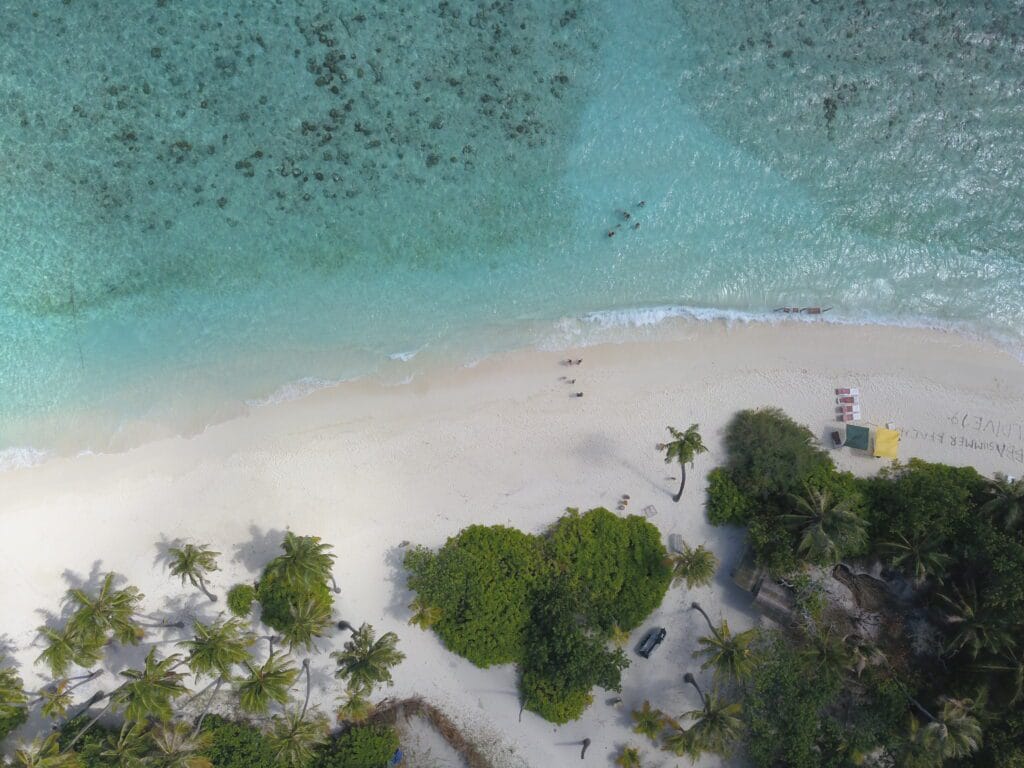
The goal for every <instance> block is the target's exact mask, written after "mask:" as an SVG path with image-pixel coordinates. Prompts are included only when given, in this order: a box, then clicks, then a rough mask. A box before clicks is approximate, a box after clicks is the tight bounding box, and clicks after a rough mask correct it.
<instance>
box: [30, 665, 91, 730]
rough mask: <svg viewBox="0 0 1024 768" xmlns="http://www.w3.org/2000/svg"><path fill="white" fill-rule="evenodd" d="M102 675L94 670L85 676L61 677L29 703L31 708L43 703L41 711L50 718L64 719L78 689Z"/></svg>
mask: <svg viewBox="0 0 1024 768" xmlns="http://www.w3.org/2000/svg"><path fill="white" fill-rule="evenodd" d="M101 674H102V671H101V670H98V669H97V670H94V671H92V672H88V673H86V674H84V675H76V676H75V677H61V678H58V679H57V680H54V681H53V682H51V683H50V684H48V685H47V686H45V687H44V688H43V689H42V690H41V691H40V692H39V696H38V697H37V698H35V699H34V700H33V701H31V702H29V706H31V705H33V704H37V703H39V702H42V706H41V707H40V708H39V710H40V711H41V712H42V713H43V714H44V715H45V716H46V717H50V718H58V717H63V716H64V715H65V714H67V711H68V709H69V708H70V707H71V703H72V701H73V698H72V696H71V694H72V693H74V691H75V689H76V688H79V687H80V686H83V685H85V684H86V683H89V682H92V681H93V680H95V679H96V678H97V677H99V676H100V675H101Z"/></svg>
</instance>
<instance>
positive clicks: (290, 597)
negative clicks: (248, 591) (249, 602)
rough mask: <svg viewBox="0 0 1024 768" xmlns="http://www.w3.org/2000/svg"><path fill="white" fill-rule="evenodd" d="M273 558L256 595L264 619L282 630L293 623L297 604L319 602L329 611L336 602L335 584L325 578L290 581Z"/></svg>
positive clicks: (257, 586) (265, 622)
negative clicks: (291, 582) (325, 582)
mask: <svg viewBox="0 0 1024 768" xmlns="http://www.w3.org/2000/svg"><path fill="white" fill-rule="evenodd" d="M276 564H277V561H276V560H272V561H271V562H270V563H269V564H268V565H267V567H266V569H265V570H264V571H263V575H262V576H261V577H260V581H259V584H257V585H256V599H257V600H258V601H259V604H260V619H261V620H262V621H263V623H264V624H266V625H267V626H269V627H273V628H274V629H276V630H278V631H279V632H286V631H287V630H288V629H289V628H290V627H291V626H292V624H293V616H294V611H295V609H296V607H297V606H300V605H304V604H306V603H309V602H313V603H316V604H317V606H321V607H323V608H324V610H326V611H327V612H330V610H331V607H332V606H333V605H334V596H333V595H332V593H331V588H330V587H328V586H327V585H326V584H324V583H322V582H317V583H316V584H302V583H293V584H288V583H287V582H286V581H285V579H284V578H283V577H282V575H281V571H280V569H279V568H277V567H276Z"/></svg>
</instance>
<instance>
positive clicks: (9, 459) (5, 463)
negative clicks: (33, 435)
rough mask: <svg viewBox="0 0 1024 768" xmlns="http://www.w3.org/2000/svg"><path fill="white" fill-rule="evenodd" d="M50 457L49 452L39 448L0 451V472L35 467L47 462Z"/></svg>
mask: <svg viewBox="0 0 1024 768" xmlns="http://www.w3.org/2000/svg"><path fill="white" fill-rule="evenodd" d="M48 455H49V452H48V451H42V450H39V449H38V448H5V449H3V450H0V472H8V471H10V470H12V469H25V468H27V467H34V466H35V465H36V464H42V463H43V462H44V461H46V457H47V456H48Z"/></svg>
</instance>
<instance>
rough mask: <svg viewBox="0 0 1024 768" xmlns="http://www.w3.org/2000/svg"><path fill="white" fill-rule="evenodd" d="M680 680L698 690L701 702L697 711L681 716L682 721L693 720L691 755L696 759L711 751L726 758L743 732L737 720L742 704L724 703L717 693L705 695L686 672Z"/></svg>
mask: <svg viewBox="0 0 1024 768" xmlns="http://www.w3.org/2000/svg"><path fill="white" fill-rule="evenodd" d="M683 680H684V681H685V682H687V683H689V684H690V685H692V686H693V687H694V688H695V689H696V690H697V694H698V695H699V696H700V700H701V708H700V709H693V710H690V711H689V712H686V713H685V714H683V718H685V719H687V720H692V721H693V725H692V726H690V728H689V733H690V754H691V755H694V756H699V755H700V754H702V753H704V752H713V753H715V754H716V755H722V756H723V757H724V756H728V754H729V752H730V751H731V748H732V745H733V744H734V743H735V742H736V741H737V740H738V739H739V737H740V735H741V734H742V733H743V721H742V720H741V719H740V711H741V710H742V704H740V702H738V701H736V702H727V701H725V699H723V698H722V697H721V696H720V695H719V694H718V692H717V691H710V692H708V693H704V692H703V691H702V690H701V689H700V686H699V685H697V681H696V679H694V677H693V675H691V674H690V673H689V672H687V673H686V674H685V675H683Z"/></svg>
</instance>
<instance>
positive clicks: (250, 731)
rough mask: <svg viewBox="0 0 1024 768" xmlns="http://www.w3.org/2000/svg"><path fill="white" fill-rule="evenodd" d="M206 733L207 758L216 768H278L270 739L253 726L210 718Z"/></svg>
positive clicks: (211, 716) (206, 725)
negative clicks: (207, 739) (271, 749)
mask: <svg viewBox="0 0 1024 768" xmlns="http://www.w3.org/2000/svg"><path fill="white" fill-rule="evenodd" d="M203 732H204V733H207V734H209V742H208V744H207V745H206V747H205V749H204V750H203V755H204V756H206V757H207V758H209V760H210V762H211V763H213V764H214V766H216V768H276V766H275V763H274V756H273V753H272V752H271V751H270V745H269V744H268V743H267V738H266V736H265V735H264V734H263V732H262V731H261V730H260V729H259V728H257V727H255V726H254V725H251V724H250V723H246V722H243V721H234V720H227V719H225V718H223V717H219V716H218V715H210V716H208V717H207V718H206V720H204V721H203Z"/></svg>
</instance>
